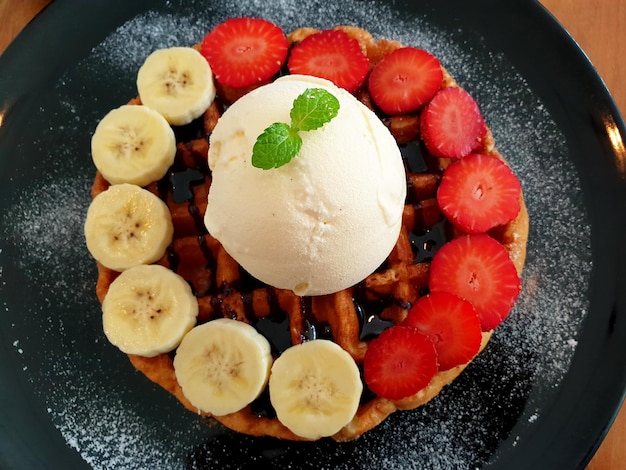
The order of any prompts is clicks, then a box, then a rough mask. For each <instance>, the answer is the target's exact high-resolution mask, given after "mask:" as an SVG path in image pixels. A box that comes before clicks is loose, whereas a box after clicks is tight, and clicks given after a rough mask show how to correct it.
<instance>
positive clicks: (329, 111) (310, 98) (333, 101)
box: [290, 88, 339, 131]
mask: <svg viewBox="0 0 626 470" xmlns="http://www.w3.org/2000/svg"><path fill="white" fill-rule="evenodd" d="M338 112H339V100H338V99H337V98H335V96H333V95H332V94H331V93H329V92H328V91H326V90H324V89H322V88H307V89H306V90H305V91H304V93H302V94H301V95H300V96H298V97H297V98H296V99H295V101H294V102H293V108H291V113H290V116H291V125H292V127H295V128H296V129H298V130H300V131H312V130H315V129H319V128H320V127H322V126H323V125H324V124H326V123H327V122H328V121H330V120H331V119H333V118H334V117H335V116H337V113H338Z"/></svg>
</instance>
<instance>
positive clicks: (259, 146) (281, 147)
mask: <svg viewBox="0 0 626 470" xmlns="http://www.w3.org/2000/svg"><path fill="white" fill-rule="evenodd" d="M300 147H302V138H301V137H300V136H299V135H298V130H297V129H294V128H292V127H291V126H289V125H288V124H285V123H283V122H275V123H274V124H271V125H270V126H269V127H268V128H267V129H265V130H264V131H263V133H262V134H261V135H260V136H259V137H258V139H257V141H256V142H255V144H254V147H252V166H255V167H256V168H262V169H264V170H269V169H271V168H278V167H280V166H283V165H285V164H286V163H289V162H290V161H291V159H292V158H293V157H295V156H296V155H297V154H298V152H299V151H300Z"/></svg>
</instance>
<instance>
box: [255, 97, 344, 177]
mask: <svg viewBox="0 0 626 470" xmlns="http://www.w3.org/2000/svg"><path fill="white" fill-rule="evenodd" d="M338 112H339V100H338V99H337V98H335V97H334V96H333V95H332V94H331V93H329V92H327V91H326V90H324V89H322V88H307V89H306V90H305V91H304V92H303V93H302V94H301V95H300V96H298V97H297V98H296V99H295V100H294V102H293V106H292V108H291V112H290V113H289V116H290V117H291V124H285V123H284V122H275V123H274V124H271V125H270V126H269V127H268V128H267V129H265V130H264V131H263V133H262V134H261V135H260V136H259V137H258V138H257V141H256V142H255V143H254V147H252V166H254V167H256V168H262V169H264V170H269V169H271V168H278V167H280V166H283V165H285V164H286V163H289V162H290V161H291V160H292V159H293V158H294V157H295V156H296V155H298V152H300V148H301V147H302V138H301V137H300V135H299V134H298V132H300V131H312V130H315V129H319V128H320V127H322V126H323V125H324V124H326V123H327V122H328V121H330V120H331V119H333V118H334V117H335V116H337V114H338Z"/></svg>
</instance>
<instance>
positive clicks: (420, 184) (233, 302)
mask: <svg viewBox="0 0 626 470" xmlns="http://www.w3.org/2000/svg"><path fill="white" fill-rule="evenodd" d="M341 29H343V30H344V31H345V32H347V33H348V35H349V36H351V37H353V38H355V39H357V40H358V41H359V44H360V45H361V47H362V49H363V51H364V52H365V53H366V54H367V56H368V57H369V59H370V62H371V66H372V67H373V66H374V65H375V64H376V63H378V62H379V61H380V60H381V59H382V57H384V55H385V54H386V53H388V52H390V51H392V50H394V49H396V48H398V47H401V44H400V43H399V42H397V41H391V40H387V39H380V40H375V39H374V38H373V37H372V36H371V35H370V34H369V33H368V32H367V31H365V30H362V29H359V28H355V27H341ZM316 31H317V30H315V29H311V28H301V29H298V30H295V31H293V32H292V33H291V34H289V35H288V40H289V43H290V44H293V43H297V42H298V41H301V40H302V39H304V38H305V37H306V36H308V35H309V34H312V33H314V32H316ZM447 86H457V84H456V83H455V82H454V80H453V78H452V77H451V76H450V75H449V74H448V73H447V72H445V70H444V87H447ZM363 88H366V87H363ZM363 88H362V89H360V90H359V91H357V92H356V96H357V98H358V99H359V100H360V101H361V102H363V103H364V104H365V105H366V106H368V107H370V108H371V109H374V107H373V105H372V103H371V100H370V97H369V96H368V94H367V91H366V90H364V89H363ZM246 91H247V90H246ZM242 93H243V92H242V90H233V89H225V88H223V87H222V88H218V98H217V99H216V101H215V102H214V103H213V104H212V105H211V107H210V108H209V109H208V110H207V111H206V112H205V113H204V116H203V117H202V118H200V119H198V120H197V121H196V122H194V123H192V124H190V125H188V126H185V127H184V128H180V129H176V133H177V141H178V144H177V154H176V159H175V163H174V165H173V166H172V168H171V171H170V173H169V175H166V176H165V177H164V178H163V179H162V180H161V181H157V182H154V183H152V184H150V185H149V186H148V187H147V189H149V190H150V191H151V192H153V193H154V194H157V195H158V196H159V197H161V198H162V199H163V200H164V201H165V202H166V203H167V205H168V207H169V209H170V211H171V214H172V219H173V224H174V227H175V228H174V240H173V242H172V244H171V245H170V247H169V249H168V250H167V252H166V254H165V255H164V256H163V258H162V259H161V260H159V261H158V264H161V265H163V266H166V267H168V268H170V269H172V270H173V271H175V272H177V273H178V274H180V275H181V276H183V277H184V278H185V279H186V280H187V281H188V282H189V283H190V284H191V286H192V288H193V291H194V293H195V295H196V297H197V299H198V305H199V315H198V323H203V322H207V321H211V320H212V319H216V318H221V317H226V318H232V319H236V320H240V321H244V322H248V323H250V324H252V325H253V326H255V327H256V328H257V329H258V330H259V331H261V332H262V333H263V334H265V335H266V337H268V339H269V341H270V344H271V345H272V352H273V354H274V355H275V356H277V355H278V354H280V352H281V351H282V350H284V349H286V348H287V347H289V346H291V345H293V344H299V343H301V342H303V341H307V340H311V339H314V338H327V339H332V340H333V341H335V342H336V343H338V344H339V345H341V347H342V348H344V349H345V350H346V351H347V352H348V353H349V354H350V355H351V356H352V357H353V358H354V360H355V361H356V362H357V364H359V365H361V364H362V363H363V357H364V355H365V351H366V350H367V346H368V341H369V340H371V339H372V338H373V337H375V336H376V335H377V334H378V333H380V331H382V330H383V329H384V328H385V327H386V326H389V325H391V324H398V323H400V322H401V321H402V320H403V319H404V317H405V316H406V313H407V311H408V309H409V308H410V307H411V305H412V304H413V303H414V302H415V301H416V300H417V299H418V298H419V297H420V296H421V295H424V293H425V292H426V289H427V285H428V276H429V260H430V259H431V258H432V255H433V253H434V251H435V250H436V248H437V247H438V246H441V245H442V244H443V243H445V241H446V240H447V239H450V238H452V237H454V236H456V235H458V234H456V233H455V232H454V230H453V229H452V228H451V225H450V224H449V223H448V222H447V221H446V220H445V218H444V217H443V215H442V214H441V211H440V210H439V207H438V204H437V200H436V191H437V187H438V184H439V181H440V178H441V173H442V170H443V168H444V167H445V166H446V165H447V164H448V163H449V162H448V161H446V160H443V159H437V158H435V157H433V156H432V155H429V154H428V152H427V151H426V150H425V148H424V146H423V145H421V144H420V143H419V124H418V121H419V119H418V115H415V114H414V115H407V116H396V117H391V118H384V119H383V122H384V123H385V124H386V125H387V126H388V128H389V129H390V131H391V133H392V134H393V135H394V137H395V138H396V140H397V142H398V144H399V146H400V148H401V150H402V152H403V156H404V160H405V167H406V171H407V203H406V205H405V208H404V213H403V224H402V229H401V231H400V236H399V238H398V241H397V243H396V245H395V247H394V248H393V250H392V252H391V253H390V255H389V257H388V258H387V260H386V261H385V262H384V263H383V265H382V266H381V267H380V268H379V269H378V270H377V271H376V272H374V273H372V274H371V275H370V276H368V277H367V278H366V279H365V280H363V281H362V282H360V283H359V284H357V285H355V286H353V287H351V288H349V289H346V290H343V291H340V292H337V293H334V294H330V295H324V296H315V297H298V296H296V295H295V294H294V293H293V292H291V291H287V290H282V289H276V288H273V287H270V286H268V285H265V284H262V283H261V282H259V281H257V280H255V279H253V278H252V277H251V276H250V275H249V274H247V273H246V272H245V271H244V270H243V269H242V268H241V267H240V266H239V265H238V264H237V262H236V261H235V260H234V259H233V258H232V257H230V256H229V255H228V253H226V251H225V250H224V248H223V247H222V246H221V244H220V243H219V242H218V241H217V240H216V239H215V238H213V237H212V236H211V235H210V234H208V233H207V231H206V228H205V227H204V223H203V216H204V212H205V210H206V205H207V195H208V192H209V189H210V185H211V175H210V171H209V168H208V164H207V152H208V147H209V144H208V138H207V136H208V135H209V134H210V133H211V131H212V130H213V128H214V126H215V124H216V123H217V120H218V118H219V116H220V115H221V112H222V111H223V109H224V107H225V106H227V105H228V104H229V103H230V102H232V101H233V100H235V99H237V98H238V97H239V96H241V94H242ZM139 103H140V102H139V100H138V99H133V100H131V102H130V104H139ZM478 152H481V153H485V154H490V155H496V156H498V157H499V158H502V156H501V155H500V154H499V152H498V151H497V149H496V147H495V143H494V139H493V137H492V135H491V133H490V132H488V135H487V138H486V139H485V140H484V142H483V148H482V149H478ZM108 186H109V183H108V182H107V181H106V180H105V179H104V178H103V177H102V175H100V174H99V173H97V174H96V177H95V180H94V184H93V188H92V196H93V197H95V196H96V195H97V194H99V193H100V192H102V191H104V190H106V189H107V187H108ZM520 199H521V207H522V209H521V211H520V213H519V215H518V216H517V218H516V219H515V220H513V221H512V222H511V223H509V224H507V225H505V226H502V227H498V228H496V229H494V230H492V231H491V232H490V235H492V236H493V237H494V238H496V239H497V240H498V241H499V242H500V243H502V245H503V246H505V248H506V249H507V250H508V252H509V255H510V257H511V259H512V260H513V262H514V264H515V266H516V268H517V270H518V272H519V273H521V271H522V268H523V265H524V260H525V254H526V241H527V236H528V214H527V211H526V208H525V205H524V201H523V197H522V196H520ZM118 274H119V273H117V272H115V271H112V270H110V269H108V268H106V267H104V266H102V265H98V281H97V286H96V293H97V296H98V299H99V300H100V301H101V302H102V300H103V299H104V296H105V295H106V292H107V290H108V287H109V285H110V284H111V282H112V281H113V280H114V279H115V278H116V276H117V275H118ZM490 335H491V332H486V333H483V341H482V344H481V351H482V349H483V348H484V347H485V346H486V344H487V343H488V341H489V338H490ZM174 354H175V351H174V352H172V353H169V354H161V355H158V356H156V357H153V358H146V357H140V356H133V355H129V359H130V361H131V363H132V364H133V366H134V367H135V368H136V369H137V370H139V371H140V372H142V373H143V374H144V375H145V376H146V377H148V378H149V379H150V380H152V381H154V382H156V383H157V384H159V385H160V386H161V387H163V388H164V389H165V390H167V391H168V392H170V393H172V394H174V395H175V396H176V397H177V398H178V400H179V401H180V402H181V403H182V404H183V405H184V406H185V407H186V408H188V409H189V410H190V411H192V412H194V413H198V409H197V408H195V407H194V406H193V405H191V403H190V402H189V401H188V400H187V399H186V398H185V396H184V395H183V393H182V389H181V387H180V386H179V384H178V383H177V381H176V376H175V373H174V366H173V357H174ZM466 366H467V364H465V365H461V366H458V367H455V368H453V369H450V370H447V371H444V372H439V373H437V375H436V376H435V377H434V378H433V380H432V381H431V382H430V384H429V385H428V386H427V387H426V388H424V389H423V390H421V391H419V392H418V393H417V394H415V395H413V396H410V397H408V398H404V399H402V400H397V401H392V400H389V399H385V398H381V397H378V396H375V395H374V394H373V393H372V392H370V391H369V390H368V389H367V387H366V386H365V387H364V392H363V396H362V399H361V403H360V405H359V408H358V411H357V413H356V415H355V417H354V419H353V420H352V421H351V422H350V423H349V424H348V425H346V426H345V427H344V428H343V429H342V430H340V431H339V432H338V433H337V434H335V435H334V436H332V438H333V439H335V440H336V441H348V440H352V439H355V438H356V437H358V436H360V435H362V434H363V433H365V432H367V431H368V430H370V429H372V428H374V427H375V426H377V425H378V424H379V423H381V422H382V421H383V420H384V419H385V418H387V417H388V416H389V415H390V414H391V413H393V412H395V411H396V410H408V409H414V408H416V407H419V406H421V405H423V404H425V403H426V402H428V401H429V400H431V399H432V398H433V397H435V396H436V395H437V394H438V393H439V392H440V391H441V389H442V388H443V387H444V386H445V385H447V384H449V383H450V382H452V381H453V380H454V379H455V378H456V377H457V376H458V375H459V374H460V373H461V372H462V371H463V369H464V368H465V367H466ZM205 416H206V414H205ZM214 419H216V420H217V421H219V422H220V423H222V424H223V425H224V426H226V427H228V428H230V429H232V430H235V431H237V432H241V433H245V434H249V435H253V436H274V437H277V438H281V439H288V440H305V439H304V438H302V437H299V436H297V435H295V434H294V433H292V432H291V431H290V430H289V429H287V428H286V427H285V426H284V425H282V424H281V423H280V422H279V421H278V419H277V418H276V415H275V413H274V411H273V409H272V407H271V404H270V401H269V397H268V394H267V391H266V392H264V393H263V394H262V395H261V397H259V398H258V399H257V400H255V401H254V402H253V403H252V404H250V405H248V406H247V407H246V408H244V409H242V410H241V411H238V412H236V413H232V414H230V415H226V416H215V417H214Z"/></svg>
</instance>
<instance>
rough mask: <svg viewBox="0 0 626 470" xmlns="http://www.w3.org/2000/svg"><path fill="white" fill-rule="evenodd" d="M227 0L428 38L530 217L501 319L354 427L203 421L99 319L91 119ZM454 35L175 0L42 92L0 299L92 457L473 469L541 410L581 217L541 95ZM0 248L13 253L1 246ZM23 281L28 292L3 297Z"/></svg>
mask: <svg viewBox="0 0 626 470" xmlns="http://www.w3.org/2000/svg"><path fill="white" fill-rule="evenodd" d="M240 15H252V16H261V17H264V18H267V19H270V20H272V21H274V22H276V23H277V24H279V25H280V26H281V27H283V28H284V29H285V30H287V31H288V30H291V29H294V28H296V27H300V26H314V27H318V28H323V27H330V26H334V25H336V24H354V25H357V26H361V27H364V28H365V29H367V30H369V31H370V32H372V33H373V34H374V35H375V36H377V37H389V38H393V39H398V40H400V41H402V42H403V43H406V44H413V45H418V46H420V47H423V48H425V49H427V50H430V51H431V52H432V53H434V54H435V55H437V56H438V57H439V58H440V59H441V61H442V63H443V64H444V65H445V66H446V68H448V70H449V71H450V72H451V74H452V75H453V76H454V77H455V78H456V79H457V80H458V81H459V82H460V83H461V85H463V86H464V87H466V88H467V89H468V91H470V93H472V94H473V95H474V97H475V98H476V99H477V101H478V102H479V104H480V105H481V108H482V110H483V113H484V115H485V118H486V120H487V122H488V124H489V126H490V127H491V129H492V131H493V133H494V135H495V138H496V142H497V144H498V148H499V149H500V150H501V152H502V153H503V154H504V155H505V157H506V158H507V160H508V161H509V163H510V164H511V166H512V167H513V169H514V170H515V172H516V173H517V174H518V175H519V176H520V179H521V181H522V184H523V188H524V191H525V196H526V203H527V206H528V211H529V214H530V219H531V233H530V241H529V244H528V258H527V264H526V268H525V272H524V276H523V285H524V291H523V293H522V295H521V297H520V299H519V301H518V303H517V305H516V307H515V309H514V311H513V312H512V313H511V316H510V317H509V319H507V321H506V322H505V323H504V324H503V325H502V326H501V327H500V328H499V329H498V330H497V331H496V333H495V334H494V337H493V339H492V341H491V343H490V344H489V347H488V348H487V350H486V351H485V352H484V353H483V354H482V355H481V356H480V357H479V358H478V359H477V360H476V361H475V362H474V363H472V364H471V366H470V367H469V368H468V370H467V371H466V372H465V373H464V374H462V375H461V377H459V379H457V380H456V381H455V382H454V383H453V384H452V385H450V386H449V387H447V388H446V389H444V391H443V392H442V393H441V395H440V396H438V397H437V398H436V399H435V400H433V401H432V402H430V403H429V404H427V405H426V406H424V407H422V408H420V409H418V410H415V411H413V412H399V413H396V414H394V415H393V416H392V417H391V418H389V419H388V420H387V421H385V422H384V423H383V424H382V425H381V426H380V427H379V428H377V429H376V430H374V431H372V432H371V433H368V434H366V435H365V436H363V437H362V438H360V439H359V440H358V441H356V442H353V443H346V444H341V445H339V444H336V443H334V442H327V441H323V442H320V443H316V444H313V445H302V444H297V443H277V442H275V441H272V440H265V439H255V438H250V437H247V436H239V435H235V434H234V433H230V432H223V431H222V430H221V428H220V427H217V426H215V427H212V426H207V425H206V423H205V422H204V421H203V420H201V419H200V418H198V417H196V416H193V415H192V414H190V413H188V412H187V411H185V410H184V409H183V408H182V407H181V406H180V405H179V404H178V403H177V402H176V400H174V399H173V398H171V397H169V395H168V394H167V393H166V392H164V391H163V390H160V389H158V388H157V387H154V386H152V385H151V384H150V383H148V381H147V380H146V379H145V378H144V377H143V376H140V375H139V374H136V373H135V372H134V371H133V370H132V367H131V366H130V365H129V364H128V363H127V362H126V361H125V358H124V357H123V355H121V354H120V353H119V352H118V351H116V350H114V348H112V347H111V346H110V345H109V344H108V343H107V342H106V340H105V339H104V337H103V335H102V332H101V325H100V314H99V305H98V303H97V301H96V299H95V297H94V295H93V290H94V286H93V283H94V281H95V278H96V275H95V268H94V266H93V262H92V261H91V260H90V258H89V256H88V254H87V253H86V249H85V246H84V241H83V235H82V223H83V218H84V214H85V211H86V208H87V205H88V203H89V185H90V184H91V180H92V176H93V169H92V166H91V163H90V161H89V156H88V154H89V138H90V134H91V131H92V129H93V128H94V127H95V123H96V122H97V120H98V119H99V118H100V117H101V116H103V115H104V114H105V113H106V112H107V111H108V110H109V109H110V108H112V107H116V106H119V105H121V104H123V103H124V102H125V101H126V100H127V99H128V98H129V97H131V96H133V95H134V94H135V93H136V90H135V88H134V77H135V74H136V71H137V69H138V68H139V66H140V65H141V63H142V61H143V59H144V58H145V57H146V56H147V55H148V54H149V53H150V52H151V51H152V50H154V49H156V48H159V47H169V46H174V45H191V44H194V43H196V42H198V41H200V40H201V38H202V36H203V35H204V34H205V33H206V31H208V30H209V29H210V28H211V26H213V25H214V24H216V23H217V22H219V21H222V20H223V19H225V18H226V17H228V16H240ZM464 38H465V33H464V31H462V30H455V31H442V30H439V29H438V28H436V27H435V26H433V25H431V24H429V23H428V20H427V18H426V19H424V18H405V17H404V15H403V14H402V13H401V12H396V11H394V10H393V9H392V8H390V7H389V6H387V5H383V4H377V3H367V4H366V7H365V4H364V3H363V2H360V1H358V0H346V1H344V2H341V3H332V2H313V3H303V2H296V1H294V0H280V1H278V2H268V1H266V0H248V1H245V0H244V1H234V0H233V1H229V0H218V1H214V2H209V4H205V2H182V1H181V2H174V1H171V2H165V3H164V4H163V5H162V6H161V7H160V11H158V12H157V11H152V12H147V13H145V14H142V15H140V16H138V17H136V18H134V19H131V20H129V21H128V22H127V23H125V24H124V25H122V26H121V27H120V28H118V30H116V31H114V32H113V33H112V34H111V35H110V36H109V37H108V38H107V39H106V40H105V41H103V42H102V43H101V44H100V45H99V46H97V47H96V48H95V49H94V50H93V52H92V54H91V55H90V56H89V57H88V58H86V59H85V60H84V61H83V62H82V63H80V64H78V66H77V68H76V69H74V70H72V71H70V72H68V73H67V74H66V75H65V76H64V77H63V78H62V79H61V80H59V82H58V83H56V84H55V86H54V88H53V89H52V90H49V95H47V96H45V97H42V100H41V105H40V109H39V110H38V111H37V112H36V113H35V116H34V117H33V127H34V128H37V129H41V132H39V133H37V134H36V135H37V137H36V139H34V140H33V141H29V142H24V143H22V144H20V146H19V148H18V149H17V154H18V155H17V156H20V155H38V158H37V159H34V160H32V161H33V163H32V166H33V167H35V168H39V167H41V168H40V169H41V171H40V172H38V173H37V174H41V175H42V176H40V177H38V178H37V179H34V180H32V181H29V182H24V181H23V179H25V178H26V177H25V176H24V175H26V174H31V173H32V172H33V169H32V168H31V167H28V166H23V167H20V168H19V169H17V170H15V174H14V176H12V178H13V181H14V184H15V185H16V187H18V188H19V190H16V191H15V192H14V197H13V201H12V203H11V205H10V207H9V208H8V210H7V211H6V212H5V213H3V214H2V217H1V221H0V222H1V225H0V227H2V228H1V230H2V240H3V241H2V245H3V248H2V249H1V251H0V280H2V287H1V289H2V298H3V300H4V299H5V298H8V299H9V300H8V303H6V302H7V301H5V303H4V305H5V308H6V310H7V312H8V313H9V314H11V315H12V316H13V317H14V318H15V320H14V322H13V325H14V326H13V327H12V329H11V331H10V332H9V333H8V334H10V335H13V336H12V339H11V341H12V343H13V345H14V349H15V350H16V352H17V353H18V354H19V357H20V360H21V361H22V362H23V364H24V369H25V373H26V374H27V377H28V378H29V380H30V381H31V382H32V383H33V388H34V389H35V390H36V391H37V393H38V394H39V395H40V398H41V399H42V401H43V402H45V404H46V405H45V406H46V408H47V409H48V411H49V414H50V418H51V420H52V421H53V422H54V424H55V425H56V426H57V428H58V429H59V430H60V432H61V433H62V434H63V436H64V438H65V440H66V441H67V443H68V445H69V446H71V447H72V448H74V449H75V450H76V451H77V452H78V453H80V455H81V456H82V458H83V459H84V460H85V461H86V462H87V463H88V464H90V465H91V466H93V467H94V468H107V469H114V468H124V469H131V468H173V467H182V466H184V465H187V466H188V467H190V468H201V467H206V466H220V467H223V468H237V467H241V466H244V465H246V464H249V463H250V462H255V463H257V462H258V463H268V464H270V465H271V466H273V467H274V468H295V467H296V466H297V467H301V468H306V467H311V468H355V467H358V468H424V467H428V468H472V467H480V466H482V465H483V464H484V463H485V462H487V461H489V459H490V458H492V455H493V453H494V451H495V450H496V449H497V448H498V446H499V445H500V443H501V442H502V441H503V440H505V439H511V440H513V441H515V442H516V443H517V437H516V436H515V435H513V436H510V435H509V433H510V432H511V430H512V429H513V428H514V426H515V425H516V423H518V421H519V422H521V423H522V424H521V425H522V426H534V425H537V424H538V423H539V422H540V420H541V412H542V408H541V404H542V403H543V402H544V401H546V400H547V401H549V400H550V399H551V397H552V396H553V393H554V390H555V389H556V387H557V386H558V385H559V383H560V381H561V379H562V378H563V375H564V374H565V372H566V371H567V370H568V367H569V364H570V360H571V357H572V354H573V352H574V350H575V348H576V346H577V339H578V332H579V329H580V325H581V321H582V319H583V318H584V316H585V314H586V312H587V308H588V303H587V300H586V299H587V295H586V294H587V292H586V290H587V288H588V285H589V278H590V272H591V250H590V227H589V224H588V222H587V215H586V214H585V210H584V207H583V204H582V200H581V197H582V196H581V191H580V188H579V182H578V180H577V177H576V174H575V171H574V168H573V167H572V165H571V164H570V163H569V160H568V156H567V148H566V144H565V141H564V137H563V135H562V134H561V132H560V130H559V129H558V128H557V126H556V125H555V124H554V122H553V121H552V119H551V118H550V116H549V114H548V112H547V110H546V109H545V107H544V106H543V104H542V103H541V102H540V101H538V100H537V98H536V97H534V95H533V93H532V91H531V90H530V89H529V87H528V85H527V84H526V83H525V81H524V80H523V78H522V77H520V76H519V75H518V74H517V73H516V72H515V70H514V69H513V68H512V66H511V65H510V64H509V63H508V62H507V60H506V58H505V57H503V56H501V55H498V54H494V53H492V52H491V51H489V50H488V49H486V48H485V46H484V45H483V44H482V43H481V41H480V39H475V38H474V39H472V40H471V41H470V42H466V40H465V39H464ZM104 96H106V97H107V100H106V101H104V99H103V97H104ZM52 123H54V124H52ZM59 123H60V124H59ZM547 201H549V203H548V202H547ZM572 227H575V228H576V229H575V230H572ZM565 233H566V234H568V237H567V238H565V237H563V236H562V235H563V234H565ZM4 246H6V247H10V250H11V253H14V254H12V255H11V257H10V258H9V256H8V255H7V252H6V251H5V249H4ZM8 272H10V273H11V276H9V275H8V274H7V273H8ZM15 273H19V274H15ZM14 276H17V277H14ZM22 283H23V284H22ZM22 285H25V286H26V287H27V288H28V289H29V292H33V298H32V299H26V300H22V299H19V300H16V299H14V298H11V297H10V295H9V293H10V291H11V290H18V289H20V288H21V286H22ZM564 285H567V286H568V287H567V291H564V290H563V286H564ZM17 309H22V310H23V311H20V312H16V311H15V310H17ZM18 313H19V314H18ZM23 325H26V327H24V326H23ZM311 453H314V454H315V457H314V458H312V457H311Z"/></svg>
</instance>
